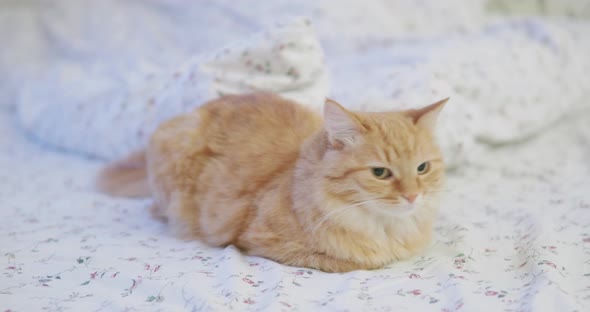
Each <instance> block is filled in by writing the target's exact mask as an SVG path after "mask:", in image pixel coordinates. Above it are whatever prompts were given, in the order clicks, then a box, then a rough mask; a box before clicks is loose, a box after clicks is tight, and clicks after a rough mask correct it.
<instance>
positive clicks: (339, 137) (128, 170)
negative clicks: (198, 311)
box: [98, 93, 447, 272]
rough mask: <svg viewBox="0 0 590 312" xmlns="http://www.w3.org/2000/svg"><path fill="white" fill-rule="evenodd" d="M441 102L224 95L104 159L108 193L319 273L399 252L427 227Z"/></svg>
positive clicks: (222, 242) (418, 241)
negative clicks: (370, 103)
mask: <svg viewBox="0 0 590 312" xmlns="http://www.w3.org/2000/svg"><path fill="white" fill-rule="evenodd" d="M446 101H447V100H442V101H440V102H437V103H435V104H432V105H430V106H427V107H424V108H422V109H418V110H408V111H400V112H382V113H360V112H351V111H348V110H346V109H344V108H343V107H342V106H340V105H339V104H337V103H336V102H334V101H332V100H326V103H325V107H324V118H323V120H322V118H321V116H319V115H317V114H316V113H314V112H312V111H311V110H309V109H307V108H306V107H304V106H301V105H299V104H296V103H294V102H291V101H289V100H286V99H283V98H281V97H279V96H276V95H272V94H267V93H256V94H248V95H235V96H224V97H222V98H219V99H216V100H213V101H210V102H208V103H206V104H204V105H203V106H201V107H199V108H198V109H196V110H195V111H193V112H191V113H188V114H184V115H181V116H178V117H176V118H173V119H171V120H169V121H167V122H164V123H163V124H162V125H160V127H159V128H158V129H157V130H156V131H155V133H154V134H153V136H152V138H151V141H150V143H149V146H148V147H147V148H146V150H145V151H141V152H137V153H135V154H133V155H131V156H130V157H129V158H127V159H125V160H122V161H119V162H117V163H114V164H112V165H110V166H109V167H107V168H105V169H104V170H103V171H102V173H101V175H100V176H99V180H98V185H99V187H100V188H101V189H102V190H103V191H104V192H106V193H110V194H114V195H124V196H144V195H151V196H153V198H154V204H153V207H152V213H153V214H154V215H155V216H156V217H159V218H161V219H164V220H167V221H168V223H169V225H170V228H171V229H172V230H173V231H174V232H175V233H176V234H177V235H178V236H180V237H183V238H187V239H198V240H201V241H203V242H205V243H207V244H208V245H211V246H227V245H230V244H233V245H235V246H236V247H238V248H240V249H241V250H242V251H244V252H245V253H247V254H249V255H254V256H261V257H265V258H269V259H272V260H275V261H278V262H280V263H283V264H287V265H291V266H299V267H309V268H315V269H319V270H322V271H326V272H346V271H352V270H360V269H375V268H379V267H382V266H384V265H386V264H388V263H390V262H392V261H395V260H398V259H404V258H408V257H410V256H412V255H414V254H416V253H417V252H419V251H420V250H422V249H423V248H424V247H426V246H427V245H428V244H429V242H430V240H431V236H432V227H433V221H434V218H435V216H436V208H437V207H436V206H437V204H436V201H437V200H436V198H437V194H438V193H439V191H440V189H441V187H442V183H443V177H444V165H443V160H442V157H441V154H440V151H439V149H438V148H437V146H436V144H435V142H434V138H433V134H432V131H433V129H434V126H435V123H436V119H437V116H438V115H439V112H440V110H441V109H442V107H443V106H444V103H445V102H446Z"/></svg>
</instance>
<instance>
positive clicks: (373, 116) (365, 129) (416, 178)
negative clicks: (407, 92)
mask: <svg viewBox="0 0 590 312" xmlns="http://www.w3.org/2000/svg"><path fill="white" fill-rule="evenodd" d="M447 100H448V99H445V100H442V101H439V102H436V103H434V104H432V105H429V106H426V107H424V108H421V109H415V110H406V111H399V112H380V113H367V112H363V113H361V112H351V111H348V110H346V109H345V108H343V107H342V106H341V105H340V104H338V103H336V102H335V101H332V100H326V103H325V106H324V130H325V133H326V136H327V140H326V144H327V145H328V146H327V147H326V152H325V154H324V157H323V159H322V168H323V170H322V171H323V177H324V181H323V183H322V184H323V186H324V187H323V188H324V192H325V193H326V196H327V197H328V198H330V199H331V200H335V201H337V202H338V203H339V205H344V206H347V207H350V208H352V207H361V209H364V210H368V212H375V213H377V214H378V215H383V216H405V215H410V214H412V213H414V212H416V211H419V210H420V209H421V208H423V207H426V206H427V204H428V203H429V202H430V201H432V200H434V199H436V197H437V196H436V195H437V193H438V192H440V189H441V187H442V182H443V176H444V163H443V159H442V156H441V153H440V150H439V148H438V147H437V144H436V142H435V139H434V134H433V131H434V129H435V126H436V121H437V117H438V115H439V113H440V111H441V109H442V108H443V106H444V104H445V103H446V101H447Z"/></svg>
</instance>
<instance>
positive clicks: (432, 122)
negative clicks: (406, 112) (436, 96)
mask: <svg viewBox="0 0 590 312" xmlns="http://www.w3.org/2000/svg"><path fill="white" fill-rule="evenodd" d="M448 100H449V98H446V99H444V100H440V101H438V102H436V103H434V104H430V105H428V106H426V107H423V108H420V109H416V110H411V111H410V117H412V119H413V120H414V123H415V124H416V125H417V126H419V127H423V128H426V129H428V130H430V131H433V130H434V127H436V120H437V119H438V115H439V114H440V111H441V110H442V108H443V107H444V106H445V103H446V102H447V101H448Z"/></svg>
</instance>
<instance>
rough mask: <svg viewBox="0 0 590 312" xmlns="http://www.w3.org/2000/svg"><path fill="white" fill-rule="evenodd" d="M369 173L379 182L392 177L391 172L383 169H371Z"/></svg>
mask: <svg viewBox="0 0 590 312" xmlns="http://www.w3.org/2000/svg"><path fill="white" fill-rule="evenodd" d="M371 171H372V172H373V175H374V176H375V177H376V178H377V179H381V180H384V179H387V178H389V177H391V176H392V175H393V174H392V173H391V170H389V169H387V168H383V167H377V168H372V169H371Z"/></svg>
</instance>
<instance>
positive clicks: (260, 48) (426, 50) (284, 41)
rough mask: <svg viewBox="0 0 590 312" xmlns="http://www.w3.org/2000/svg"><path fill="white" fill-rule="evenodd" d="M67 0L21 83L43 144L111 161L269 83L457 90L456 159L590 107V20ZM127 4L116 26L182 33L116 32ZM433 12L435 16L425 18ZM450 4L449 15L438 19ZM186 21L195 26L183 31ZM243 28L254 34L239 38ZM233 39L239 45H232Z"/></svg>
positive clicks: (449, 142) (24, 116)
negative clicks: (175, 121)
mask: <svg viewBox="0 0 590 312" xmlns="http://www.w3.org/2000/svg"><path fill="white" fill-rule="evenodd" d="M64 3H67V4H68V5H65V4H64ZM58 4H61V5H57V4H56V5H55V6H50V7H49V10H47V11H48V13H47V12H44V13H43V14H39V16H37V22H38V23H39V24H40V28H41V29H42V30H43V32H44V33H45V37H44V40H45V44H46V45H49V46H52V45H53V46H54V50H55V49H57V50H58V51H59V53H58V54H59V57H58V58H49V60H47V64H46V65H45V66H39V68H41V69H42V70H39V71H38V72H37V74H36V75H35V77H28V79H23V81H21V83H20V85H18V88H17V89H18V90H19V96H18V97H16V98H15V102H16V109H17V113H18V117H19V119H20V122H21V124H22V126H23V128H24V129H26V130H27V131H28V132H30V133H31V134H33V135H34V136H35V137H37V138H38V139H40V140H41V141H42V142H45V143H47V144H50V145H53V146H56V147H59V148H61V149H65V150H68V151H74V152H79V153H83V154H86V155H91V156H96V157H101V158H107V159H113V158H118V157H121V156H122V155H124V154H126V153H128V152H130V151H132V150H134V149H137V148H140V147H141V146H143V145H144V144H145V141H146V138H147V137H148V136H149V134H150V133H151V131H152V130H153V129H154V127H156V126H157V125H158V123H159V122H161V121H162V120H164V119H166V118H168V117H170V116H173V115H175V114H178V113H181V112H184V111H187V110H190V109H192V108H194V107H196V106H198V105H199V104H201V103H203V102H204V101H206V100H208V99H211V98H213V97H215V96H217V95H219V94H223V93H240V92H247V91H250V90H266V91H273V92H277V93H280V94H283V95H285V96H287V97H290V98H292V99H295V100H297V101H300V102H302V103H304V104H307V105H311V106H313V107H315V108H317V109H320V108H321V105H322V100H323V98H324V97H326V96H330V97H334V98H335V99H336V100H338V101H340V102H342V103H343V104H344V105H345V106H347V107H350V108H353V109H362V110H387V109H400V108H408V107H416V106H420V105H426V104H429V103H431V102H434V101H436V100H440V99H441V98H445V97H451V102H449V105H447V108H446V109H445V112H444V114H443V117H442V118H441V121H440V125H439V128H438V130H437V131H438V133H437V134H438V137H439V141H440V144H441V147H442V149H443V153H444V155H445V158H446V160H447V163H449V165H450V166H451V167H454V166H456V165H458V164H461V163H462V162H464V161H469V160H470V157H474V155H477V153H476V151H477V150H478V148H479V147H480V146H481V145H482V144H483V143H487V144H503V143H507V142H515V141H519V140H522V139H525V138H528V137H530V136H532V135H535V134H536V133H538V132H539V131H541V130H542V129H544V128H546V127H548V126H550V125H551V124H552V123H553V122H555V121H556V120H559V119H560V118H563V117H564V116H566V115H568V114H575V113H576V112H577V111H579V110H580V109H583V108H584V107H585V106H586V105H585V101H583V99H584V98H585V97H587V96H588V95H589V89H590V87H589V86H590V81H589V79H590V78H589V77H588V75H585V73H587V72H588V71H589V70H590V65H589V64H590V61H589V60H588V58H587V57H586V54H587V53H586V51H590V48H589V47H590V43H589V42H590V39H588V36H585V35H584V34H585V33H587V32H588V31H590V28H589V27H588V25H587V23H585V22H571V21H567V22H566V21H561V22H557V21H553V20H547V19H539V18H527V19H502V20H498V19H492V18H488V19H483V17H484V16H485V14H484V13H485V12H484V10H483V9H482V6H481V5H478V4H477V3H476V2H474V3H472V4H470V5H469V6H465V7H464V8H463V10H460V11H457V12H458V13H455V14H456V16H454V17H455V19H450V18H449V16H448V15H449V14H451V13H450V12H449V11H446V9H444V8H443V7H441V6H440V5H438V4H436V3H435V2H430V1H426V2H424V3H422V4H421V5H417V4H416V3H413V2H411V1H401V0H400V1H397V2H391V3H385V2H383V3H375V4H373V5H370V6H368V7H366V8H364V9H361V8H360V7H359V5H358V4H357V5H356V7H357V8H358V9H359V10H360V11H359V10H353V9H351V8H348V9H345V8H339V9H332V11H322V10H321V9H322V7H320V8H319V9H316V10H307V11H306V10H305V9H303V10H301V9H300V10H299V11H297V10H291V9H292V8H291V7H290V6H289V5H288V4H286V3H282V2H280V3H279V4H277V5H276V6H275V7H274V9H266V10H265V9H264V8H265V6H263V5H256V4H253V3H249V4H248V5H249V6H251V8H252V11H253V12H257V13H250V15H247V14H246V13H244V15H245V16H236V15H235V14H236V12H242V11H240V7H239V5H234V4H231V5H230V4H223V3H222V2H219V3H207V4H206V5H203V7H202V8H201V9H200V10H196V9H195V8H191V7H190V6H189V7H188V9H186V12H183V11H182V8H181V7H180V4H179V3H176V2H175V1H169V2H166V1H165V2H159V1H150V2H148V3H147V4H145V5H140V4H137V3H134V2H122V3H118V2H101V4H95V5H93V7H94V6H96V9H97V10H95V11H93V14H92V16H88V14H83V13H81V12H82V11H83V9H86V10H87V9H88V5H89V4H88V3H85V4H79V3H68V2H67V1H66V2H58ZM350 4H351V5H353V7H354V3H350ZM480 4H481V3H480ZM306 5H307V6H308V7H313V6H312V5H310V4H309V3H308V4H306ZM325 5H326V4H325ZM458 5H459V4H458V3H457V6H458ZM117 7H119V8H120V9H121V10H122V12H117V13H116V14H115V16H114V17H113V18H112V19H113V20H114V21H115V22H114V23H113V25H112V27H113V28H112V29H114V28H115V27H116V26H121V27H122V28H123V29H128V28H129V26H130V25H129V24H130V23H131V22H130V21H128V20H126V19H125V17H126V15H131V16H133V14H131V13H125V12H130V10H131V9H136V10H137V9H138V8H141V9H143V10H144V11H145V12H143V15H141V14H138V13H134V14H135V15H139V17H141V18H142V19H140V21H141V22H142V23H141V24H142V25H146V30H145V32H144V33H145V34H154V33H156V32H154V28H155V27H156V25H151V23H150V22H154V21H155V22H159V24H160V25H159V26H160V27H162V29H163V30H165V32H164V33H165V34H166V35H169V36H171V37H173V38H174V39H176V41H173V40H170V39H169V38H167V37H166V38H153V37H150V36H147V35H144V37H141V36H140V35H138V34H143V33H142V32H141V31H137V30H135V31H130V30H127V32H123V34H122V35H121V36H115V35H109V34H115V33H116V32H114V30H113V31H109V28H108V27H105V25H104V24H102V23H100V21H101V20H102V18H101V14H102V17H103V18H104V17H105V16H106V15H107V14H111V12H112V10H113V8H117ZM303 7H306V6H303ZM163 8H166V10H163ZM419 8H422V9H424V12H428V13H427V15H428V16H430V17H432V18H431V19H430V20H425V19H421V18H418V16H420V15H419V14H417V12H420V11H419V10H418V9H419ZM222 9H223V10H222ZM125 10H127V11H125ZM229 10H231V12H233V13H232V14H233V15H232V14H229V12H228V11H229ZM363 10H364V11H363ZM399 10H404V11H407V12H414V13H411V14H410V13H408V14H409V15H410V16H409V17H407V16H405V17H404V18H401V19H398V20H396V21H395V22H393V21H388V20H387V18H386V16H385V15H386V14H390V15H389V17H391V14H397V11H399ZM293 11H294V12H297V13H307V14H308V15H309V16H311V17H312V19H314V20H317V21H318V23H317V24H318V25H317V26H316V28H315V29H316V30H317V33H318V35H316V31H314V27H312V26H310V25H309V20H308V19H304V18H302V19H299V20H294V21H292V22H288V19H287V18H286V16H290V15H291V14H292V13H293ZM380 11H382V12H381V13H377V12H380ZM64 12H65V13H64ZM134 12H135V11H134ZM140 12H141V11H140ZM162 12H165V13H162ZM220 12H222V13H220ZM244 12H250V11H244ZM363 12H364V13H363ZM437 12H438V13H439V14H442V13H445V14H447V15H446V16H445V17H446V18H443V17H441V18H436V17H435V16H436V13H437ZM270 13H272V14H274V16H273V17H274V19H279V20H280V19H284V20H286V22H282V23H281V24H280V25H273V24H272V23H267V22H265V23H262V22H259V21H258V20H257V18H258V17H259V16H265V21H270V20H272V18H269V17H268V15H272V14H270ZM365 13H366V14H369V13H371V14H373V15H374V16H375V20H376V21H372V20H366V19H365V20H363V23H360V24H359V25H358V27H356V28H354V29H356V30H354V31H353V29H352V28H350V27H351V26H350V25H349V24H350V23H349V22H346V19H358V18H359V15H362V14H365ZM207 14H209V15H207ZM256 14H258V15H256ZM425 14H426V13H425ZM63 15H65V19H63ZM152 15H153V16H152ZM58 16H59V17H60V18H57V17H58ZM169 16H179V17H180V18H179V21H178V22H176V24H173V25H170V24H166V23H164V22H163V20H164V19H163V17H169ZM205 16H209V18H210V19H213V18H216V20H214V21H206V22H209V23H210V24H211V25H215V26H216V27H213V28H207V29H202V27H201V26H203V22H201V24H195V22H191V21H192V20H191V19H190V17H199V18H203V17H205ZM211 16H213V17H211ZM396 16H397V15H396ZM82 17H88V19H83V18H82ZM476 17H480V19H479V20H478V19H476ZM446 19H449V20H448V21H446V22H445V20H446ZM482 20H483V21H487V22H486V23H483V22H482ZM384 22H388V23H386V24H383V23H384ZM411 22H413V23H415V24H416V25H413V26H412V24H411ZM183 23H184V24H186V27H192V28H190V29H184V28H182V25H183ZM156 24H158V23H156ZM439 24H440V25H439ZM78 25H79V26H80V29H78V28H76V27H72V26H78ZM263 25H266V26H263ZM379 25H382V26H387V27H389V28H388V30H387V29H386V30H384V29H381V28H379V27H378V26H379ZM432 25H439V27H438V30H437V29H435V28H434V27H432ZM442 25H444V27H443V26H442ZM125 27H127V28H125ZM265 27H266V28H265ZM72 28H73V29H75V30H74V31H72V30H71V29H72ZM131 29H134V28H131ZM264 29H266V30H264ZM191 30H192V31H191ZM233 31H235V32H236V34H238V35H240V36H241V37H242V38H241V39H240V38H235V36H234V37H232V36H231V35H228V32H229V33H231V32H233ZM403 31H406V34H404V33H403ZM347 34H349V38H346V37H345V36H346V35H347ZM123 35H127V36H129V38H130V39H129V40H130V42H128V43H127V42H125V41H124V37H122V36H123ZM188 36H193V37H192V38H189V37H188ZM152 38H153V39H152ZM98 40H100V42H97V41H98ZM150 40H153V41H154V42H152V41H150ZM199 42H200V43H201V44H200V45H199V44H198V43H199ZM222 42H225V44H223V45H225V47H222V48H219V47H220V46H222V44H221V43H222ZM320 42H322V43H323V45H324V46H325V47H326V54H327V55H326V56H324V51H323V49H322V46H321V45H320ZM125 44H128V45H129V50H130V52H126V51H125V49H124V48H125ZM55 46H57V48H55ZM41 50H42V49H41ZM142 51H145V52H142ZM157 51H162V53H161V55H160V54H158V53H156V52H157ZM132 52H133V53H134V54H135V55H137V59H134V58H133V53H132ZM48 54H49V55H51V53H48ZM324 58H326V60H325V62H326V63H327V65H325V64H324ZM1 59H2V57H0V60H1ZM5 59H6V58H5ZM0 64H2V62H0ZM5 67H6V66H5ZM7 68H10V67H7ZM329 76H332V80H333V83H332V87H330V84H329V80H330V79H329ZM17 81H18V80H17ZM13 83H15V82H14V79H13Z"/></svg>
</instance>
